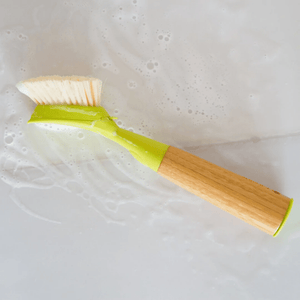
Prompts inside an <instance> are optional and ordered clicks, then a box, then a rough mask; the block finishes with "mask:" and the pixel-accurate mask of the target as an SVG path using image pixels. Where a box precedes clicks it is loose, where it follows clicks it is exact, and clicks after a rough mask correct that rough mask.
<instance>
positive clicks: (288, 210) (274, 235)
mask: <svg viewBox="0 0 300 300" xmlns="http://www.w3.org/2000/svg"><path fill="white" fill-rule="evenodd" d="M293 203H294V199H291V201H290V203H289V207H288V209H287V211H286V214H285V216H284V218H283V220H282V222H281V224H280V226H279V227H278V229H277V230H276V232H275V233H274V234H273V237H276V236H277V235H278V234H279V233H280V231H281V229H282V228H283V226H284V224H285V223H286V221H287V219H288V217H289V215H290V212H291V210H292V207H293Z"/></svg>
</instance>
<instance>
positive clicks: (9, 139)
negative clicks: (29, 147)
mask: <svg viewBox="0 0 300 300" xmlns="http://www.w3.org/2000/svg"><path fill="white" fill-rule="evenodd" d="M4 141H5V143H6V144H8V145H9V144H11V143H12V142H13V141H14V139H13V138H12V136H10V135H9V136H7V137H6V138H5V139H4Z"/></svg>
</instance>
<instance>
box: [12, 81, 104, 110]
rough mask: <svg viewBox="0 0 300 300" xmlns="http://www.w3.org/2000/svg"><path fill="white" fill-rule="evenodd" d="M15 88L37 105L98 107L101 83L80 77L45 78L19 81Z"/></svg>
mask: <svg viewBox="0 0 300 300" xmlns="http://www.w3.org/2000/svg"><path fill="white" fill-rule="evenodd" d="M17 88H18V89H19V91H20V92H21V93H23V94H25V95H27V96H28V97H29V98H30V99H32V100H33V101H34V102H35V103H36V104H38V105H83V106H100V100H101V99H100V96H101V88H102V81H101V80H99V79H97V78H91V77H82V76H64V77H61V76H45V77H37V78H32V79H29V80H25V81H21V82H19V83H18V84H17Z"/></svg>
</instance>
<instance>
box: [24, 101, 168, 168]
mask: <svg viewBox="0 0 300 300" xmlns="http://www.w3.org/2000/svg"><path fill="white" fill-rule="evenodd" d="M28 123H52V124H60V125H67V126H73V127H77V128H81V129H85V130H90V131H93V132H95V133H100V134H101V135H103V136H105V137H106V138H108V139H110V140H112V141H115V142H116V143H118V144H120V145H121V146H123V147H124V148H126V149H127V150H128V151H129V152H130V153H131V154H132V155H133V156H134V157H135V158H136V159H137V160H138V161H139V162H141V163H142V164H144V165H146V166H148V167H149V168H151V169H152V170H154V171H156V172H157V171H158V168H159V166H160V164H161V161H162V159H163V157H164V155H165V153H166V151H167V149H168V147H169V146H168V145H166V144H163V143H160V142H157V141H155V140H152V139H149V138H147V137H144V136H142V135H139V134H136V133H133V132H131V131H128V130H125V129H122V128H119V127H118V125H117V124H116V123H115V122H114V121H113V118H112V117H111V116H110V115H109V114H108V113H107V111H106V110H105V109H104V108H103V107H101V106H99V107H89V106H78V105H38V106H37V107H36V108H35V110H34V112H33V114H32V116H31V119H30V120H29V121H28Z"/></svg>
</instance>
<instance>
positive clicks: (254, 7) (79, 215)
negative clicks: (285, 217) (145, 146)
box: [0, 0, 300, 299]
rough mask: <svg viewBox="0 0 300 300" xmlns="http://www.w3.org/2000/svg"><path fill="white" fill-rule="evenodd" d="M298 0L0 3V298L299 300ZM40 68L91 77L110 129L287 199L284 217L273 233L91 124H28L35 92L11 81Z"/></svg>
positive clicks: (42, 72) (42, 71)
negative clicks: (178, 151)
mask: <svg viewBox="0 0 300 300" xmlns="http://www.w3.org/2000/svg"><path fill="white" fill-rule="evenodd" d="M297 9H299V4H298V3H297V2H296V1H288V2H285V3H283V2H280V1H273V2H272V3H271V2H270V3H269V2H263V3H261V2H260V1H233V0H232V1H217V0H214V1H188V2H184V1H179V0H178V1H167V0H165V1H161V2H155V1H142V0H133V1H51V2H46V1H28V2H26V5H25V4H24V3H23V2H21V1H4V3H3V5H2V8H1V12H0V16H1V27H0V59H1V60H0V77H1V88H0V93H1V94H0V106H1V110H0V117H1V124H0V130H1V136H2V142H1V152H0V168H1V169H0V176H1V179H2V185H1V188H2V190H3V195H5V196H3V199H2V203H3V206H2V212H1V215H2V218H1V219H2V221H1V223H2V226H1V227H2V229H1V235H2V238H1V240H2V241H3V245H2V247H1V248H2V250H0V252H2V253H0V254H1V260H2V265H3V271H2V273H0V277H1V282H2V285H1V284H0V287H1V288H0V293H1V290H2V293H3V295H4V299H39V298H40V297H43V299H53V297H56V298H57V297H58V299H71V298H72V299H82V297H87V298H88V299H98V298H99V297H102V299H201V297H203V299H205V298H206V297H209V299H229V298H230V299H241V298H243V299H271V298H272V299H281V298H282V297H283V296H285V297H287V296H289V297H290V299H296V298H297V297H296V295H297V294H299V292H300V291H299V288H298V286H297V282H298V281H299V275H298V270H299V259H298V255H297V253H298V252H299V247H300V244H299V243H300V242H299V237H300V234H299V228H300V223H299V208H298V200H297V197H298V196H299V195H300V189H299V178H298V177H299V176H298V174H299V171H298V170H299V165H300V163H299V159H298V154H299V150H300V138H299V132H300V122H299V118H298V113H299V109H300V104H299V101H298V95H299V92H300V91H299V89H300V87H299V85H298V84H297V82H298V81H299V80H298V79H299V76H300V74H299V54H298V49H299V42H300V39H299V37H298V36H297V32H298V31H297V30H298V28H299V24H300V23H299V20H298V18H297ZM53 74H58V75H82V76H93V77H97V78H99V79H101V80H103V82H104V86H103V93H102V105H103V106H104V107H105V108H106V109H107V111H108V112H109V113H110V114H111V115H112V116H116V117H117V118H118V119H117V121H116V122H117V124H118V125H119V126H120V127H122V128H125V129H129V130H132V131H134V132H137V133H140V134H143V135H145V136H148V137H151V138H154V139H156V140H159V141H161V142H164V143H167V144H171V145H173V146H176V147H179V148H182V149H184V150H186V151H189V152H191V153H193V154H195V155H198V156H200V157H203V158H205V159H207V160H209V161H212V162H214V163H216V164H218V165H220V166H223V167H225V168H227V169H230V170H231V171H234V172H237V173H239V174H241V175H243V176H246V177H248V178H250V179H253V180H255V181H258V182H260V183H262V184H264V185H266V186H268V187H270V188H272V189H275V190H278V191H279V192H281V193H283V194H286V195H288V196H290V197H294V198H295V207H294V209H293V212H292V214H291V217H290V220H289V222H288V224H287V226H286V228H285V230H284V231H283V232H282V233H281V235H279V237H278V238H276V239H273V238H272V237H269V236H267V235H266V234H264V233H262V232H259V231H258V230H257V229H255V228H252V227H251V226H249V225H247V224H244V223H243V222H241V221H239V220H237V219H235V218H234V217H232V216H230V215H228V214H226V213H224V212H222V211H221V210H219V209H217V208H215V207H213V206H212V205H210V204H209V203H206V202H205V201H204V200H202V199H199V198H197V197H196V196H193V195H191V194H189V193H188V192H185V191H183V190H182V189H180V188H179V187H177V186H175V185H173V184H171V183H169V182H168V181H167V180H165V179H163V178H161V177H159V176H158V175H157V174H156V173H154V172H153V171H151V170H150V169H147V168H146V167H144V166H142V165H141V164H140V163H139V162H137V161H135V160H134V159H133V158H132V157H131V155H130V154H129V153H128V152H126V150H123V149H122V148H121V147H120V146H119V145H116V144H114V143H113V142H111V141H109V140H106V139H105V138H103V137H101V136H98V135H95V134H93V133H91V132H86V131H83V130H79V129H74V128H68V127H63V126H54V125H50V124H48V125H47V124H46V125H36V124H30V125H28V124H26V123H27V120H28V119H29V118H30V115H31V113H32V111H33V109H34V106H35V105H34V103H33V102H32V101H31V100H30V99H29V98H27V97H26V96H24V95H22V94H20V93H19V92H18V91H17V89H16V87H15V84H16V83H17V82H18V81H20V80H24V79H28V78H32V77H37V76H41V75H53ZM20 228H22V229H20ZM70 253H71V255H70ZM74 274H76V276H75V275H74ZM53 286H55V287H56V291H53V290H52V289H53ZM62 295H65V296H64V297H63V296H62ZM5 297H6V298H5ZM62 297H63V298H62Z"/></svg>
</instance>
